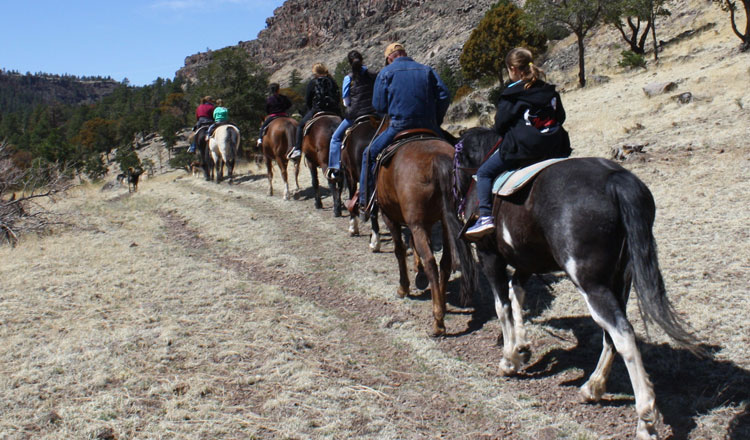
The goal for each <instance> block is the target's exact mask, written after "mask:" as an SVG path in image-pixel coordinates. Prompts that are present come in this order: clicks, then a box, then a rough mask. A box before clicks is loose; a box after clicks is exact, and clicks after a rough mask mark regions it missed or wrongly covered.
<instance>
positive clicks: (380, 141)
mask: <svg viewBox="0 0 750 440" xmlns="http://www.w3.org/2000/svg"><path fill="white" fill-rule="evenodd" d="M399 131H401V129H397V128H393V127H388V128H387V129H386V130H385V131H384V132H382V133H380V134H379V135H378V137H376V138H375V140H374V141H372V143H371V144H370V146H369V147H368V148H365V151H364V152H363V153H362V172H361V173H360V175H359V204H360V206H361V207H362V208H364V207H365V206H366V205H367V202H368V201H369V200H368V196H369V195H370V194H372V191H373V189H375V182H374V181H373V178H372V173H373V172H374V171H375V165H376V159H377V157H378V154H380V152H381V151H383V150H385V148H386V147H387V146H388V145H389V144H390V143H391V141H393V138H394V137H396V135H397V134H398V132H399ZM368 176H369V178H368Z"/></svg>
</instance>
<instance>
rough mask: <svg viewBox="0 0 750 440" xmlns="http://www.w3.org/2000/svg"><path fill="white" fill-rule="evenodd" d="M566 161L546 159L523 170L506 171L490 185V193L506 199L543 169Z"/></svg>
mask: <svg viewBox="0 0 750 440" xmlns="http://www.w3.org/2000/svg"><path fill="white" fill-rule="evenodd" d="M567 159H568V158H555V159H547V160H544V161H541V162H537V163H534V164H532V165H529V166H527V167H524V168H519V169H516V170H510V171H506V172H504V173H502V174H500V175H499V176H497V178H496V179H495V181H494V182H493V184H492V192H493V194H497V195H498V196H500V197H507V196H509V195H511V194H514V193H515V192H517V191H518V190H520V189H521V188H523V187H524V186H525V185H526V184H527V183H529V182H530V181H531V180H532V179H533V178H534V176H536V175H537V174H539V172H540V171H542V170H543V169H545V168H547V167H548V166H550V165H552V164H555V163H557V162H560V161H563V160H567Z"/></svg>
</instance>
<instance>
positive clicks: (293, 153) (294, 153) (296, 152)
mask: <svg viewBox="0 0 750 440" xmlns="http://www.w3.org/2000/svg"><path fill="white" fill-rule="evenodd" d="M301 155H302V152H301V151H299V150H292V151H290V152H289V154H287V155H286V158H287V159H290V160H299V157H300V156H301Z"/></svg>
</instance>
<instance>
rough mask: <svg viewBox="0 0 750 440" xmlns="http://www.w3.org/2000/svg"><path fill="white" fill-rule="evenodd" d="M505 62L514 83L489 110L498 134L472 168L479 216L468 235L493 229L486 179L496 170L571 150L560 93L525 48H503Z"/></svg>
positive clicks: (472, 236)
mask: <svg viewBox="0 0 750 440" xmlns="http://www.w3.org/2000/svg"><path fill="white" fill-rule="evenodd" d="M505 65H506V67H507V68H508V75H509V76H510V80H511V81H514V82H513V83H511V84H510V85H509V86H508V87H506V88H505V90H503V92H502V93H501V94H500V101H499V102H498V103H497V113H495V130H496V131H497V133H498V134H499V135H501V136H502V137H503V138H502V142H501V143H500V146H499V147H498V149H497V151H495V152H494V153H493V154H492V155H491V156H490V157H489V158H488V159H487V160H486V161H485V162H484V163H483V164H482V166H480V167H479V170H477V198H478V199H479V219H478V220H477V222H476V223H475V224H474V225H473V226H472V227H471V228H469V229H467V230H466V233H465V235H466V237H467V238H469V239H479V238H481V237H483V236H485V235H487V234H490V233H492V232H494V231H495V222H494V218H493V216H492V202H493V194H492V184H493V181H494V180H495V178H496V177H497V176H499V175H500V173H502V172H503V171H508V170H512V169H515V168H520V167H521V166H525V165H530V164H532V163H534V162H540V161H542V160H545V159H551V158H554V157H568V156H570V153H571V149H570V138H569V137H568V132H567V131H565V129H564V128H563V126H562V124H563V122H565V109H564V108H563V105H562V101H561V100H560V94H559V93H558V92H557V91H556V90H555V86H554V85H552V84H548V83H546V82H544V81H543V78H544V71H543V70H542V69H540V68H539V67H537V66H536V65H535V64H534V61H533V58H532V54H531V52H530V51H529V50H528V49H525V48H522V47H517V48H515V49H513V50H511V51H510V52H508V55H507V56H506V57H505Z"/></svg>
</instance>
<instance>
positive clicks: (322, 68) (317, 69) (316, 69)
mask: <svg viewBox="0 0 750 440" xmlns="http://www.w3.org/2000/svg"><path fill="white" fill-rule="evenodd" d="M312 71H313V73H314V74H316V75H319V76H325V75H328V68H327V67H326V65H325V64H323V63H315V64H313V67H312Z"/></svg>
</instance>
